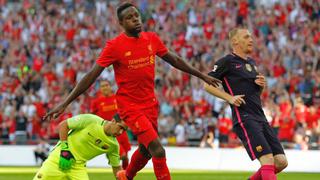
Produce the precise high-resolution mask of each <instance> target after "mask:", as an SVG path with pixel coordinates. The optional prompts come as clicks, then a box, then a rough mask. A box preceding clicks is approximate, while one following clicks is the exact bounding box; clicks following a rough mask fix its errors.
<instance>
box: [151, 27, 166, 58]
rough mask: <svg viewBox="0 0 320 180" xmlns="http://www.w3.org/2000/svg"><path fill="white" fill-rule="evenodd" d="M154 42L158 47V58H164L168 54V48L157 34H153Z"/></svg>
mask: <svg viewBox="0 0 320 180" xmlns="http://www.w3.org/2000/svg"><path fill="white" fill-rule="evenodd" d="M152 41H153V43H154V44H155V45H156V55H157V56H159V57H162V56H164V55H166V54H167V53H168V48H167V47H166V46H165V45H164V43H163V42H162V40H161V39H160V38H159V36H158V35H157V34H156V33H153V38H152Z"/></svg>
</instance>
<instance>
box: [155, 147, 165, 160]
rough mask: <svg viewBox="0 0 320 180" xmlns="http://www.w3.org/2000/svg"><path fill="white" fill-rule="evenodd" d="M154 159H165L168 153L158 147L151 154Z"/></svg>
mask: <svg viewBox="0 0 320 180" xmlns="http://www.w3.org/2000/svg"><path fill="white" fill-rule="evenodd" d="M151 155H152V156H153V157H165V156H166V151H165V150H164V148H163V147H162V146H159V147H157V148H156V149H155V150H154V151H152V152H151Z"/></svg>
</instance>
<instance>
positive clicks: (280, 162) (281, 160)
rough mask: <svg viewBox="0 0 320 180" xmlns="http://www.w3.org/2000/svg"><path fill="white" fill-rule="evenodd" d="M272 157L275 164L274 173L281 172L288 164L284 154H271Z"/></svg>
mask: <svg viewBox="0 0 320 180" xmlns="http://www.w3.org/2000/svg"><path fill="white" fill-rule="evenodd" d="M273 158H274V165H275V173H279V172H281V171H282V170H284V169H285V168H286V167H287V166H288V160H287V157H286V155H284V154H277V155H275V156H273Z"/></svg>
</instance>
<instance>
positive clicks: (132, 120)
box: [117, 111, 153, 180]
mask: <svg viewBox="0 0 320 180" xmlns="http://www.w3.org/2000/svg"><path fill="white" fill-rule="evenodd" d="M124 119H125V122H126V124H127V125H128V126H129V128H130V129H131V130H132V132H133V134H135V135H136V136H137V138H138V143H139V147H138V149H137V150H135V152H134V153H133V155H132V156H131V160H130V163H129V165H128V167H127V169H126V170H125V171H119V172H118V173H117V176H118V175H119V176H120V177H119V176H118V178H119V179H120V180H122V179H133V177H135V176H136V174H137V172H138V171H140V170H141V169H142V168H144V166H145V165H146V164H147V163H148V161H149V160H150V159H151V155H150V153H149V152H148V150H147V148H146V147H145V145H143V143H141V142H142V141H143V140H141V135H142V134H145V133H147V134H148V130H149V129H152V128H153V127H152V125H151V123H150V122H149V120H148V119H147V117H146V116H145V115H144V114H143V112H139V111H138V112H137V111H135V112H129V113H127V115H126V117H125V118H124Z"/></svg>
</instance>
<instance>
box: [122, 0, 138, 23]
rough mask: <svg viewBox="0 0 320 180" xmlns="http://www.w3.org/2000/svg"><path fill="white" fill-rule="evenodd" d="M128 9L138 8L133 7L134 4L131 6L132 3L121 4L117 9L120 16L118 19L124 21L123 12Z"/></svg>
mask: <svg viewBox="0 0 320 180" xmlns="http://www.w3.org/2000/svg"><path fill="white" fill-rule="evenodd" d="M128 7H135V8H136V6H135V5H133V4H131V3H128V2H126V3H123V4H121V5H120V6H119V7H118V8H117V16H118V19H119V20H122V16H121V13H122V11H124V10H125V9H127V8H128Z"/></svg>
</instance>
